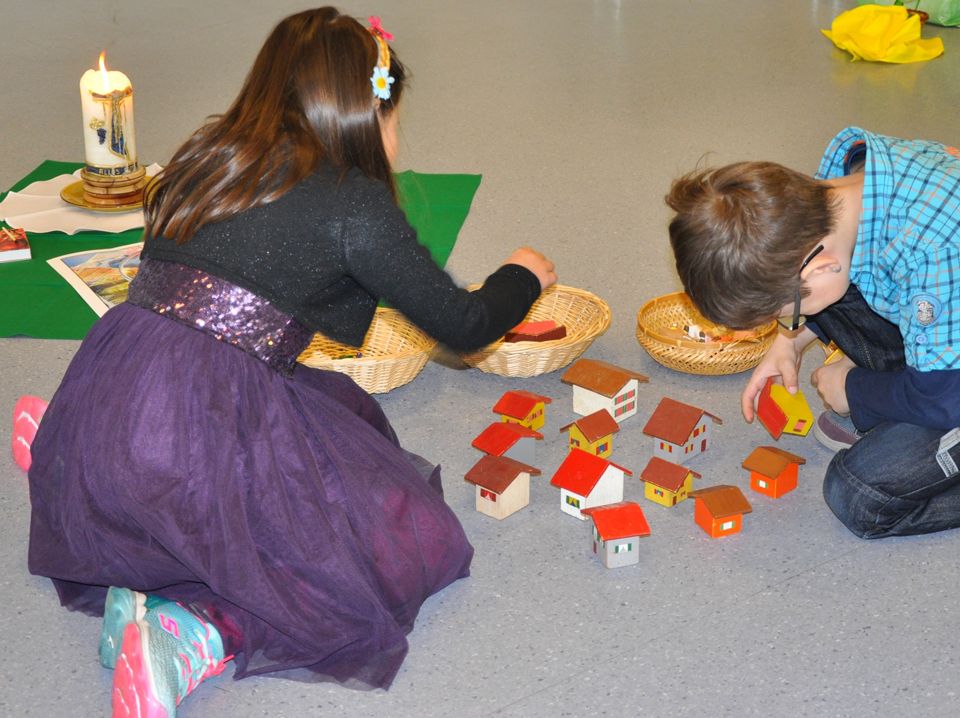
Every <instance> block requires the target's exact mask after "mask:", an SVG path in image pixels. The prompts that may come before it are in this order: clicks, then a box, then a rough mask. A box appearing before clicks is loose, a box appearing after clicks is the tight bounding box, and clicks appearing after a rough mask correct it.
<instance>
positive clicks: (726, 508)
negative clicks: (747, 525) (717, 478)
mask: <svg viewBox="0 0 960 718" xmlns="http://www.w3.org/2000/svg"><path fill="white" fill-rule="evenodd" d="M690 496H691V497H692V498H695V499H696V500H697V502H696V504H695V506H694V509H693V518H694V520H695V521H696V522H697V526H699V527H700V528H702V529H703V530H704V531H706V532H707V533H708V534H710V537H711V538H720V537H721V536H729V535H730V534H735V533H739V531H740V528H741V527H742V526H743V515H744V514H749V513H750V512H751V511H753V508H752V507H751V506H750V502H749V501H747V499H746V497H745V496H744V495H743V492H742V491H741V490H740V489H739V488H737V487H736V486H729V485H727V484H720V485H719V486H711V487H709V488H706V489H697V490H696V491H691V492H690Z"/></svg>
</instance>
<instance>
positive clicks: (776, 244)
mask: <svg viewBox="0 0 960 718" xmlns="http://www.w3.org/2000/svg"><path fill="white" fill-rule="evenodd" d="M665 200H666V203H667V204H668V205H669V206H670V208H671V209H673V210H674V211H675V212H676V213H677V214H676V216H675V217H674V218H673V220H672V221H671V222H670V243H671V244H672V245H673V253H674V257H675V259H676V262H677V273H678V274H679V275H680V280H681V281H682V282H683V287H684V289H685V290H686V292H687V294H689V295H690V298H691V299H692V300H693V303H694V304H695V305H696V306H697V309H699V310H700V312H701V313H702V314H703V316H704V317H706V318H707V319H709V320H710V321H712V322H715V323H717V324H722V325H724V326H728V327H732V328H735V329H749V328H752V327H755V326H757V325H758V324H761V323H762V322H764V321H768V320H770V319H773V318H774V317H776V316H777V315H778V314H779V313H780V311H781V309H782V308H783V307H784V306H786V305H787V304H792V303H793V301H794V299H795V297H796V292H797V286H798V285H801V281H800V277H799V272H800V266H801V265H802V264H803V260H804V259H805V258H806V256H807V255H808V254H809V253H810V252H811V251H813V249H815V248H816V245H817V243H818V242H820V241H821V240H822V239H823V238H824V237H826V236H827V235H828V234H830V232H832V231H833V228H834V225H835V223H836V207H835V203H834V201H833V200H832V199H831V196H830V194H829V190H828V188H827V187H826V186H825V185H823V184H821V183H820V182H818V181H817V180H815V179H813V178H812V177H808V176H807V175H804V174H801V173H799V172H795V171H794V170H791V169H788V168H787V167H784V166H782V165H778V164H775V163H773V162H738V163H736V164H732V165H727V166H726V167H721V168H719V169H713V170H711V169H704V170H695V171H693V172H691V173H689V174H687V175H684V176H683V177H681V178H680V179H678V180H676V181H674V183H673V185H672V186H671V187H670V194H668V195H667V196H666V198H665ZM809 291H810V290H809V289H808V288H807V287H805V286H801V295H802V296H807V294H809Z"/></svg>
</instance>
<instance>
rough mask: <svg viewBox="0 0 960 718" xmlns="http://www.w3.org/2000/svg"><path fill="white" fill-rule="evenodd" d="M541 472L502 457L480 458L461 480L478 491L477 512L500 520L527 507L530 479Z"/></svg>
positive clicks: (487, 456)
mask: <svg viewBox="0 0 960 718" xmlns="http://www.w3.org/2000/svg"><path fill="white" fill-rule="evenodd" d="M539 474H540V469H535V468H533V467H532V466H527V465H526V464H521V463H520V462H519V461H514V460H513V459H507V458H505V457H503V456H490V455H489V454H487V455H486V456H483V457H482V458H481V459H480V461H478V462H477V463H476V465H475V466H474V467H473V468H472V469H470V471H468V472H467V474H466V476H464V479H465V480H466V481H467V482H468V483H471V484H473V485H474V486H476V487H477V511H479V512H480V513H482V514H486V515H487V516H492V517H493V518H495V519H500V520H503V519H505V518H507V516H509V515H510V514H513V513H516V512H517V511H519V510H520V509H522V508H523V507H524V506H526V505H527V504H528V503H530V476H531V475H533V476H539Z"/></svg>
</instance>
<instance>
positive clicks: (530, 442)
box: [472, 422, 543, 466]
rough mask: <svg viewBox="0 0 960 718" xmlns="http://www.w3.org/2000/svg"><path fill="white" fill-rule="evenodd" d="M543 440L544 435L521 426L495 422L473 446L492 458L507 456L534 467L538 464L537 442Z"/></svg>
mask: <svg viewBox="0 0 960 718" xmlns="http://www.w3.org/2000/svg"><path fill="white" fill-rule="evenodd" d="M542 439H543V434H540V433H538V432H536V431H534V430H533V429H528V428H527V427H525V426H523V425H521V424H515V423H513V422H507V423H503V422H500V423H496V422H494V423H493V424H490V426H488V427H487V428H486V429H484V430H483V431H482V432H480V435H479V436H478V437H477V438H476V439H474V440H473V443H472V446H473V448H475V449H480V451H482V452H483V453H485V454H490V455H491V456H505V457H507V458H508V459H513V460H514V461H519V462H520V463H521V464H529V465H530V466H533V465H534V464H535V463H537V442H538V441H541V440H542Z"/></svg>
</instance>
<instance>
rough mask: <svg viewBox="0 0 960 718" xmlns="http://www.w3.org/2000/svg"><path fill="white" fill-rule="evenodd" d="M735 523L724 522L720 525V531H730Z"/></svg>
mask: <svg viewBox="0 0 960 718" xmlns="http://www.w3.org/2000/svg"><path fill="white" fill-rule="evenodd" d="M736 523H737V522H736V521H724V522H723V523H722V524H720V530H721V531H727V530H728V529H732V528H733V527H734V526H735V525H736Z"/></svg>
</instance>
